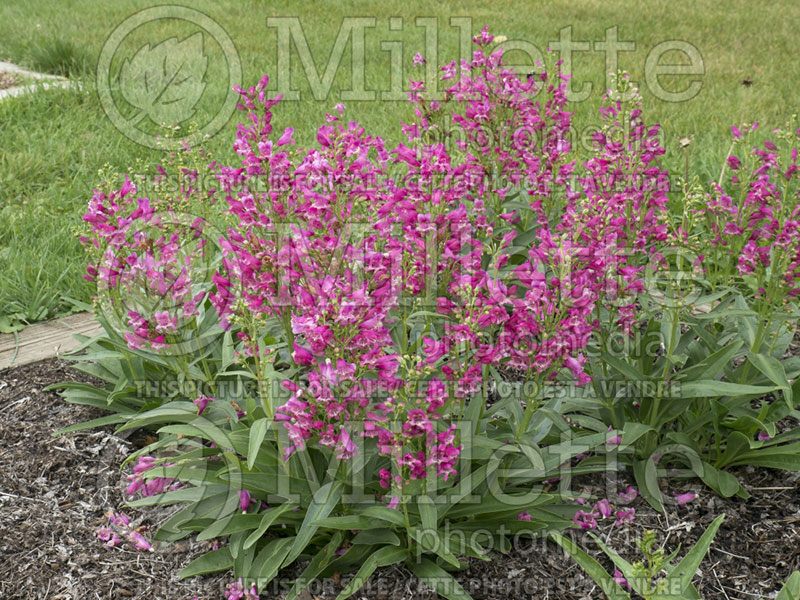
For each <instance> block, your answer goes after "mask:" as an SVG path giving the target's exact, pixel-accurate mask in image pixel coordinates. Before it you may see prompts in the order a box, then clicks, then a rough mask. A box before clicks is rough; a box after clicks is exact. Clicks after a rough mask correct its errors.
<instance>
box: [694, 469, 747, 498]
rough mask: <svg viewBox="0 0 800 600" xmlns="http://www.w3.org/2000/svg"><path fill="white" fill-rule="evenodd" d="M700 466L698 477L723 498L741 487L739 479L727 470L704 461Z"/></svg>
mask: <svg viewBox="0 0 800 600" xmlns="http://www.w3.org/2000/svg"><path fill="white" fill-rule="evenodd" d="M700 468H701V472H700V473H699V475H700V479H702V480H703V482H704V483H705V484H706V485H707V486H708V487H710V488H711V489H712V490H714V491H715V492H717V493H718V494H719V495H720V496H722V497H724V498H730V497H731V496H733V495H734V494H735V493H736V492H738V491H739V489H740V488H741V485H740V484H739V480H738V479H736V477H734V476H733V475H731V474H730V473H728V472H727V471H720V470H718V469H715V468H714V467H713V466H711V465H710V464H708V463H707V462H704V463H703V464H702V466H701V467H700Z"/></svg>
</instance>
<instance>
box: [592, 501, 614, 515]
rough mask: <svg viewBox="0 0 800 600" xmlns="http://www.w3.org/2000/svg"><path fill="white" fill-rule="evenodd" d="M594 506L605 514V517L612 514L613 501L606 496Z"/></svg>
mask: <svg viewBox="0 0 800 600" xmlns="http://www.w3.org/2000/svg"><path fill="white" fill-rule="evenodd" d="M594 508H595V510H596V511H597V512H599V513H600V514H601V515H602V516H603V518H605V517H610V516H611V503H610V502H609V501H608V500H607V499H606V498H603V499H602V500H600V501H599V502H597V503H596V504H595V505H594Z"/></svg>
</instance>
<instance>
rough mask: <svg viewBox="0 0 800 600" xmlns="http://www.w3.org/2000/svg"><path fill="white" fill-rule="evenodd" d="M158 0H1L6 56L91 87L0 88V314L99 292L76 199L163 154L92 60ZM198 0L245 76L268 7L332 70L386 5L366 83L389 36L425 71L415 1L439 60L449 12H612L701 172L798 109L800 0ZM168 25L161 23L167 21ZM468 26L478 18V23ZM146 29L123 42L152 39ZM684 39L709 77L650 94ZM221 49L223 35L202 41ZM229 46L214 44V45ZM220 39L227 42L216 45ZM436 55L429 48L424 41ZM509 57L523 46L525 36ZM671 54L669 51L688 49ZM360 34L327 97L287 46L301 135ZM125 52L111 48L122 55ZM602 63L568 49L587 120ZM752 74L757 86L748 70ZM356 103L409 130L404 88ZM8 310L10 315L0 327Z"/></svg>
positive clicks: (667, 137) (581, 32) (311, 128)
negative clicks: (740, 128) (345, 36)
mask: <svg viewBox="0 0 800 600" xmlns="http://www.w3.org/2000/svg"><path fill="white" fill-rule="evenodd" d="M149 6H152V4H151V3H149V2H139V1H133V0H120V1H117V2H113V3H111V2H100V1H99V0H83V1H77V0H76V1H73V2H55V3H54V2H46V1H41V0H24V1H23V0H6V2H3V3H2V5H0V59H5V60H11V61H13V62H16V63H18V64H21V65H23V66H25V67H28V68H32V69H40V70H46V71H48V72H53V73H59V74H67V75H69V76H70V77H72V78H74V79H79V80H81V81H82V82H83V86H84V89H83V91H77V90H64V91H62V90H53V91H48V92H46V93H41V94H39V95H36V96H30V95H28V96H25V98H24V99H13V100H8V101H4V102H0V125H1V126H0V315H6V316H9V315H18V316H17V317H15V319H16V320H20V319H21V320H25V321H34V320H38V319H42V318H46V317H50V316H53V315H56V314H59V313H63V312H64V311H67V310H69V307H70V302H69V298H74V299H77V300H84V301H85V300H88V298H89V296H90V293H91V291H90V288H89V286H88V285H86V284H85V283H84V282H83V280H82V279H81V275H82V272H83V262H84V257H83V252H82V250H81V248H80V245H79V244H78V242H77V240H76V239H75V238H74V231H75V230H76V229H77V228H78V227H79V225H80V215H81V213H82V211H83V209H84V207H85V205H86V202H87V201H88V199H89V198H90V196H91V191H92V189H93V187H94V185H95V184H96V182H97V171H98V169H100V168H101V167H103V165H105V164H109V165H110V166H111V167H112V169H114V170H117V171H119V172H124V171H127V170H130V169H134V170H135V169H141V166H137V164H138V163H137V161H141V162H143V163H145V164H153V163H154V162H156V161H157V160H158V159H159V153H158V151H155V150H151V149H148V148H143V147H141V146H138V145H136V144H134V143H132V142H130V141H129V140H128V139H126V138H125V137H124V136H123V135H121V134H120V133H119V132H118V131H117V130H116V129H115V128H114V127H113V125H112V124H111V123H110V122H109V120H108V118H107V117H106V116H105V114H104V112H103V110H102V108H101V106H100V103H99V101H98V99H97V96H96V94H95V92H94V68H95V65H96V62H97V57H98V56H99V53H100V50H101V48H102V46H103V44H104V42H105V40H106V38H107V37H108V36H109V34H110V33H111V32H112V31H113V30H114V28H115V27H116V26H117V25H119V24H120V23H122V22H123V21H124V20H125V19H126V18H127V17H129V16H130V15H132V14H133V13H135V12H137V11H138V10H141V9H144V8H148V7H149ZM192 6H193V7H195V8H197V9H198V10H200V11H202V12H204V13H206V14H207V15H209V16H210V17H211V18H212V19H213V20H214V21H216V22H217V23H219V24H220V25H221V26H222V27H223V28H224V29H225V30H226V31H227V32H228V34H229V35H230V36H231V38H233V40H234V42H235V45H236V47H237V50H238V52H239V55H240V57H241V62H242V67H243V72H244V81H245V83H246V84H251V83H254V82H255V81H256V80H257V79H258V78H259V77H260V76H261V74H262V73H265V72H266V73H270V74H274V73H275V72H276V37H277V36H276V30H275V29H271V28H268V27H267V18H268V17H270V16H273V17H275V16H297V17H299V18H300V20H301V23H302V25H303V28H304V30H305V32H306V34H307V36H308V44H309V47H310V49H311V52H312V55H313V56H314V59H315V61H316V66H317V69H318V70H319V71H323V70H324V68H325V63H326V61H327V57H328V54H329V52H330V50H331V48H332V47H333V45H334V40H335V39H336V36H337V34H338V31H339V26H340V24H341V21H342V18H344V17H348V16H357V17H364V16H368V17H375V19H376V22H375V27H374V28H372V29H367V30H366V71H365V81H366V88H367V89H368V90H378V95H380V91H381V90H388V89H389V87H390V74H389V64H390V58H389V54H388V52H386V51H383V50H382V48H381V42H383V41H401V42H402V43H403V62H404V66H405V72H404V76H403V80H404V82H405V81H407V79H408V77H409V76H411V75H412V73H413V74H415V75H416V73H414V72H413V71H412V70H411V68H410V65H411V58H412V57H413V55H414V54H415V53H416V52H417V51H420V52H422V53H423V55H426V54H428V53H427V52H426V51H425V32H424V29H423V28H422V27H416V26H415V19H416V18H417V17H436V18H438V26H437V27H436V30H437V32H438V51H439V53H438V54H439V55H438V60H439V62H440V63H441V62H444V61H449V60H451V59H453V58H457V54H458V37H457V29H455V28H452V27H450V25H449V19H450V17H470V18H471V19H472V25H473V30H474V31H477V29H479V28H480V27H482V26H483V25H484V24H488V25H489V27H490V29H491V31H492V32H493V33H494V34H496V35H504V36H506V37H507V38H508V39H509V40H524V41H526V42H531V43H533V44H535V45H536V46H537V47H538V48H539V49H540V50H544V49H545V48H546V47H547V46H548V44H549V42H551V41H555V40H557V39H558V37H559V31H560V30H561V29H562V28H564V27H567V26H571V27H572V38H573V40H579V41H580V40H589V41H592V42H600V41H602V40H603V39H604V37H605V31H606V29H607V28H609V27H613V26H617V27H618V37H619V39H620V40H623V41H632V42H634V43H635V45H636V48H635V50H634V51H632V52H623V53H621V54H620V55H619V67H620V68H622V69H625V70H627V71H629V72H630V73H631V76H632V78H633V80H635V81H638V82H639V84H640V89H641V90H642V93H643V97H644V108H645V116H646V120H647V121H648V122H660V123H662V125H663V128H664V138H663V139H664V141H665V143H666V145H667V149H668V156H667V163H666V164H667V165H672V166H675V167H678V166H679V165H682V160H683V159H682V154H680V153H679V151H678V144H677V141H678V139H680V138H681V137H683V136H687V135H688V136H692V137H693V139H694V142H693V144H692V146H691V154H690V160H691V169H692V171H693V172H695V173H698V174H700V175H701V176H702V177H704V178H707V177H715V176H716V174H717V173H718V169H719V164H720V161H721V160H722V159H723V157H724V156H725V152H726V150H727V147H728V143H729V142H728V140H729V128H730V125H731V124H734V123H737V122H739V121H741V120H742V119H744V120H748V121H760V122H762V123H764V124H765V125H768V126H774V125H779V124H782V123H783V122H784V121H785V120H786V119H787V118H788V116H789V115H790V114H791V113H794V112H798V104H800V102H798V94H797V92H796V86H797V81H798V80H800V56H799V53H800V48H798V44H797V36H796V23H798V22H800V4H798V3H797V2H795V1H794V0H780V1H775V2H769V3H753V2H745V1H743V0H733V1H731V2H728V3H726V4H725V6H724V7H722V6H720V5H719V4H718V3H716V2H713V1H711V0H705V1H700V2H697V1H684V0H680V1H676V0H670V1H651V2H641V3H631V2H623V1H619V0H604V1H600V0H597V1H595V0H581V1H580V2H575V1H574V0H558V1H555V2H525V3H521V2H510V1H495V2H482V3H467V2H461V1H460V2H441V3H437V4H435V5H432V4H431V3H427V2H420V1H418V0H409V1H404V2H398V1H396V0H390V1H389V2H381V3H376V2H339V3H334V2H317V3H314V4H311V3H308V2H287V1H285V0H284V1H273V2H269V3H262V2H243V1H236V2H234V1H230V2H225V3H220V2H212V1H199V2H195V3H192ZM397 16H400V17H402V18H403V23H402V29H401V30H400V31H392V30H390V28H389V18H390V17H397ZM152 27H154V28H156V29H151V30H148V35H150V36H152V35H153V34H154V32H155V33H157V34H158V35H160V36H161V37H160V38H159V39H166V38H167V37H170V36H178V37H179V38H180V39H182V38H183V37H185V36H186V35H188V33H190V28H187V27H183V26H181V25H180V24H176V22H175V21H162V22H159V23H158V24H155V25H152ZM159 28H160V29H159ZM474 31H473V32H474ZM136 35H137V34H136V32H134V34H133V35H132V36H130V39H127V40H126V42H125V43H126V44H129V45H131V47H134V48H135V47H137V43H138V44H139V45H141V43H140V42H141V39H139V38H137V37H136ZM668 40H682V41H686V42H689V43H691V44H692V45H694V46H695V47H696V48H697V49H698V50H699V52H700V54H701V56H702V58H703V62H704V65H705V75H703V76H702V77H701V80H702V82H703V87H702V89H701V91H700V93H699V94H698V95H697V96H696V97H694V98H693V99H691V100H689V101H686V102H682V103H670V102H665V101H663V100H660V99H658V98H656V97H654V96H653V94H652V93H650V91H649V90H648V88H647V86H646V85H645V77H644V67H645V60H646V57H647V55H648V52H649V51H651V50H652V49H653V48H654V47H655V46H656V45H657V44H659V43H660V42H664V41H668ZM207 50H208V53H209V55H213V54H214V51H215V48H213V47H208V48H207ZM216 50H218V48H217V49H216ZM218 54H219V53H218V52H217V55H218ZM426 57H427V58H428V59H429V60H432V58H433V57H431V56H430V55H428V56H426ZM509 59H510V62H519V63H525V62H527V58H526V57H525V55H524V54H522V53H520V52H515V53H510V54H509ZM679 60H680V56H678V55H676V54H675V53H672V54H667V55H665V56H664V57H663V59H662V62H663V63H666V62H678V61H679ZM349 66H350V47H349V46H348V47H347V48H346V50H345V54H344V58H343V61H342V64H341V68H340V69H339V70H338V71H337V72H336V76H335V78H334V80H333V86H332V89H331V93H330V95H329V97H328V98H327V99H326V100H323V101H314V100H313V98H312V97H311V93H310V88H309V86H308V84H307V83H306V79H305V76H304V74H303V72H302V69H301V67H300V61H299V60H298V56H297V53H296V51H295V49H294V47H292V71H293V73H292V82H293V85H294V86H296V88H297V89H298V91H299V92H300V95H301V100H300V101H298V102H286V103H284V104H282V105H280V106H279V107H278V109H277V113H276V116H275V125H276V127H278V128H283V127H285V126H288V125H292V126H293V127H295V129H296V137H297V138H298V141H299V142H301V143H309V142H311V141H312V140H313V138H314V132H315V130H316V127H317V126H318V125H319V124H320V123H321V121H322V118H323V116H324V113H325V112H326V111H330V110H332V107H333V105H334V104H336V103H337V102H339V99H340V92H341V91H342V90H346V89H349V88H350V83H351V81H350V73H349V71H350V69H349ZM223 68H224V65H222V64H221V63H220V62H219V60H218V59H217V60H216V62H215V60H213V56H212V60H210V61H209V71H208V77H209V79H208V81H211V82H214V81H217V79H214V78H215V77H218V76H219V74H220V73H221V72H222V71H221V69H223ZM115 69H119V64H112V71H113V70H115ZM605 71H606V65H605V62H604V55H603V54H602V53H600V52H588V53H579V54H575V55H574V56H573V77H574V79H575V81H576V82H577V83H578V84H580V83H582V82H586V81H588V82H591V83H592V85H593V92H592V94H591V95H590V97H589V98H588V99H587V100H586V101H584V102H580V103H574V104H573V106H572V107H571V108H572V110H574V111H575V117H574V122H575V124H576V126H577V128H578V130H580V129H581V128H582V127H583V126H585V125H586V124H589V123H592V122H594V120H595V115H596V109H597V105H598V104H599V103H600V102H601V100H600V94H601V92H602V90H603V88H604V79H605ZM690 79H691V77H688V76H680V77H678V76H672V77H669V76H667V77H663V78H662V80H661V83H662V85H664V87H665V88H667V89H672V90H678V89H681V88H683V87H685V86H686V85H688V82H689V81H690ZM745 79H748V80H751V81H752V85H751V86H749V87H746V86H744V85H742V81H743V80H745ZM223 94H224V90H221V91H220V90H218V91H217V92H216V94H215V93H212V92H209V93H208V94H206V95H204V96H203V98H202V100H201V102H200V104H199V105H198V112H197V114H196V115H195V116H194V117H193V118H192V120H196V121H197V122H198V123H204V122H206V121H207V120H208V115H209V114H210V113H212V112H213V111H215V110H216V109H217V108H218V106H219V105H220V104H221V101H222V96H223ZM347 104H348V111H347V113H346V114H347V116H348V117H349V118H351V119H354V120H357V121H359V122H361V123H362V124H363V125H364V126H365V127H366V128H367V129H368V130H370V131H373V132H375V133H377V134H380V135H382V136H383V137H385V138H387V139H388V140H390V141H392V142H397V141H400V139H401V136H400V130H399V120H400V119H408V118H409V115H410V109H409V107H408V105H407V104H406V103H405V102H385V101H381V100H380V99H378V100H376V101H370V102H365V101H360V102H347ZM235 119H236V117H234V119H232V120H231V121H230V122H229V123H228V125H227V126H226V127H225V128H224V129H223V130H222V131H220V132H219V133H218V134H216V136H214V137H213V138H211V139H210V140H208V142H206V145H207V148H208V149H209V150H211V151H212V152H213V153H214V154H215V155H216V157H217V158H218V159H220V160H222V161H232V160H235V159H234V158H233V156H232V152H231V150H230V146H231V143H232V140H233V137H234V131H235V126H234V123H235ZM2 323H3V322H2V320H0V327H2Z"/></svg>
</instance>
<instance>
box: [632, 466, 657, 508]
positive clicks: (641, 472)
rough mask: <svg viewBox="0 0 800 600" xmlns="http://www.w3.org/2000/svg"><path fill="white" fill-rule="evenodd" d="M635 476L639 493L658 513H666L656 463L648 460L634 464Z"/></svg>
mask: <svg viewBox="0 0 800 600" xmlns="http://www.w3.org/2000/svg"><path fill="white" fill-rule="evenodd" d="M633 476H634V478H635V479H636V484H637V485H638V486H639V491H640V492H641V494H642V497H643V498H644V499H645V500H646V501H647V503H648V504H649V505H650V506H652V507H653V508H654V509H656V510H657V511H658V512H662V513H663V512H664V504H663V500H662V496H661V489H660V488H659V487H658V476H657V472H656V465H655V463H654V462H653V461H652V460H650V459H649V458H648V459H644V460H637V461H635V462H634V463H633Z"/></svg>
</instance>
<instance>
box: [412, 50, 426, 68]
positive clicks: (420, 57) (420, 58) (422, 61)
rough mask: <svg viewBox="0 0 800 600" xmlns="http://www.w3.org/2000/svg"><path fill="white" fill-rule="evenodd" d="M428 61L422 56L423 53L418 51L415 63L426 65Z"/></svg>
mask: <svg viewBox="0 0 800 600" xmlns="http://www.w3.org/2000/svg"><path fill="white" fill-rule="evenodd" d="M426 62H427V61H426V60H425V59H424V58H422V54H420V53H419V52H417V53H416V54H415V55H414V64H415V65H424V64H425V63H426Z"/></svg>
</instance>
